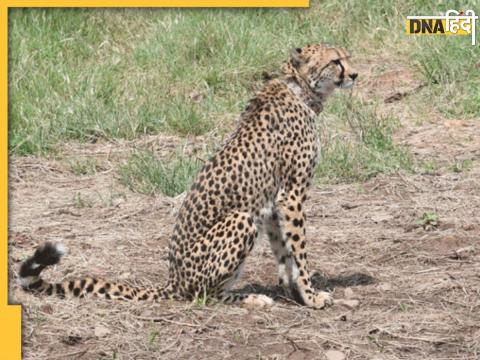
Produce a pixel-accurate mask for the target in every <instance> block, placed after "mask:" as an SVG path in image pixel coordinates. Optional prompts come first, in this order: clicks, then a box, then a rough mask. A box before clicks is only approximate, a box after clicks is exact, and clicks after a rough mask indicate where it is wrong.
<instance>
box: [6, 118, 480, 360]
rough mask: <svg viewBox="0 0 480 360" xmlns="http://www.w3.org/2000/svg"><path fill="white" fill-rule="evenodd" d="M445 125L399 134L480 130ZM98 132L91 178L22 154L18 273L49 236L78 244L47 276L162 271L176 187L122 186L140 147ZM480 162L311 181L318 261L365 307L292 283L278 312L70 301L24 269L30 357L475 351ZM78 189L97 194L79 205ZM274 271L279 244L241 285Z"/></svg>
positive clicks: (391, 355)
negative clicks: (321, 301)
mask: <svg viewBox="0 0 480 360" xmlns="http://www.w3.org/2000/svg"><path fill="white" fill-rule="evenodd" d="M447 125H448V124H445V123H443V122H441V121H440V122H438V123H432V124H426V125H424V126H422V127H417V128H416V131H415V132H413V133H412V131H410V129H409V127H408V126H406V127H405V129H404V131H403V132H402V134H399V135H398V136H399V141H403V142H405V143H407V144H409V146H410V147H411V149H412V151H413V152H414V153H420V150H421V153H422V154H421V155H423V156H425V154H426V152H428V151H429V149H430V151H431V152H432V153H435V152H436V151H435V148H433V147H431V146H430V147H429V145H428V144H429V143H428V141H426V139H425V141H423V142H421V141H418V139H419V137H421V134H422V133H424V134H428V138H432V137H434V136H435V134H436V135H438V136H435V138H436V139H437V140H438V139H443V138H448V139H450V141H449V142H447V143H444V144H443V152H442V154H443V156H444V157H446V159H444V160H445V161H446V162H448V161H449V159H448V155H449V154H453V155H452V156H455V149H457V148H458V142H457V141H456V140H460V139H462V138H463V136H464V135H466V134H467V133H468V134H470V135H471V136H474V137H475V138H477V137H478V136H480V125H479V124H478V122H471V123H466V126H464V125H462V126H459V127H451V126H450V127H449V126H447ZM450 125H451V124H450ZM434 129H436V133H435V134H433V133H432V132H435V130H434ZM446 133H447V134H448V136H443V137H442V136H439V134H446ZM150 141H151V139H150ZM173 141H175V140H173ZM160 143H161V141H160ZM166 143H167V144H168V142H166ZM426 144H427V145H426ZM436 144H437V145H438V141H437V142H436ZM469 144H471V145H470V147H469V148H468V149H469V150H468V151H469V154H470V155H471V156H473V157H476V158H478V156H479V155H480V148H479V147H478V142H471V143H469ZM130 145H132V146H133V147H134V146H135V144H132V143H130ZM97 146H98V162H99V163H104V164H105V165H106V166H105V170H104V171H103V172H99V173H97V174H96V175H95V176H84V177H81V178H78V177H76V176H75V175H73V174H72V173H71V172H70V171H68V169H67V168H66V167H65V166H64V165H63V163H61V162H58V161H54V160H51V161H45V160H42V161H39V159H38V158H14V159H13V160H12V165H11V167H12V177H11V194H12V207H11V229H10V231H11V236H10V247H11V262H12V264H11V265H12V269H13V271H11V276H12V278H13V277H14V276H15V269H17V267H18V262H19V261H20V260H21V259H22V258H23V257H24V256H25V255H26V254H29V253H31V251H32V249H33V248H34V247H35V246H36V244H38V243H40V242H42V241H44V240H47V239H48V240H63V241H64V242H65V243H66V244H67V245H68V246H69V247H70V249H71V254H70V255H69V256H68V257H66V258H65V260H64V261H63V263H62V264H61V265H60V266H58V268H56V269H54V270H53V271H49V272H47V273H46V274H45V275H46V276H48V277H49V278H50V279H55V280H60V279H63V278H70V277H75V276H79V275H85V274H93V275H95V276H99V277H105V278H110V279H117V280H122V281H127V282H130V283H138V284H143V285H152V284H157V283H161V282H163V280H164V279H165V276H166V272H167V263H166V258H165V247H166V246H167V242H168V237H169V233H170V231H171V228H172V224H173V222H174V216H173V213H174V208H175V206H176V205H177V202H178V201H176V200H175V199H170V198H166V197H162V196H158V197H155V198H152V197H147V196H141V195H138V194H134V193H130V192H128V191H126V190H125V189H124V188H123V187H121V186H120V185H119V184H118V182H117V180H116V179H115V173H114V172H113V171H111V170H109V168H111V166H110V167H109V166H108V164H109V162H112V161H116V160H115V159H117V156H118V157H120V158H121V155H119V154H122V153H124V152H125V147H127V148H128V146H126V144H122V146H118V147H115V146H112V147H111V149H110V150H111V151H108V152H107V151H105V147H104V146H105V145H101V144H100V145H97ZM92 147H93V145H92ZM116 150H118V152H116ZM468 151H467V152H468ZM91 155H92V156H93V155H94V151H93V148H92V152H91ZM440 162H441V159H440ZM479 176H480V167H479V166H478V162H474V166H473V168H472V169H471V170H470V171H468V172H463V173H452V172H447V171H441V173H439V174H434V175H431V174H423V175H422V174H419V175H413V176H407V175H405V174H395V175H391V176H386V175H383V176H378V177H376V178H375V179H372V180H370V181H368V182H366V183H364V184H357V185H355V184H353V185H330V186H322V187H317V188H314V189H313V190H312V192H311V199H310V200H309V202H308V206H307V208H306V209H307V216H308V228H307V233H308V238H309V239H310V241H309V248H310V254H311V255H310V261H311V263H312V267H313V268H314V269H317V270H319V271H322V273H321V274H318V275H317V276H316V278H315V279H316V281H317V286H320V287H326V288H328V289H329V290H332V291H334V297H335V298H344V297H350V298H353V299H359V300H360V306H359V307H358V308H356V309H349V308H347V307H344V306H342V305H334V306H333V307H332V308H329V309H327V310H325V311H314V310H311V309H307V308H304V307H300V306H297V305H295V304H292V303H291V302H288V301H286V300H285V299H283V298H282V297H281V296H280V297H279V299H278V302H277V303H276V305H275V306H274V307H273V308H272V309H267V310H247V309H243V308H239V307H235V306H223V305H208V306H199V305H195V304H187V303H180V302H165V303H157V304H144V303H123V302H119V303H113V302H104V301H98V300H95V299H85V300H76V299H72V300H65V301H62V300H57V299H54V298H41V299H40V298H36V297H33V296H31V295H29V294H25V293H23V292H22V291H21V290H20V289H19V288H18V287H16V286H15V285H13V284H14V281H13V280H12V282H11V283H12V289H11V294H12V298H13V299H15V300H16V301H18V302H21V303H23V304H24V331H23V341H24V358H25V359H57V358H58V359H99V358H105V359H152V358H158V359H188V358H192V357H195V358H212V359H217V358H218V359H220V358H232V357H235V358H239V359H247V358H270V359H273V358H278V359H322V358H323V357H324V353H325V351H326V350H327V349H338V350H340V351H342V352H344V353H345V354H346V355H347V358H348V359H372V358H374V357H376V358H378V359H405V358H411V359H422V358H428V359H477V358H478V356H479V355H480V331H479V330H478V323H479V322H480V315H479V314H480V285H479V284H480V278H479V275H478V274H479V273H480V265H479V264H480V263H479V260H480V248H479V243H478V239H479V234H480V221H479V220H480V219H479V214H480V193H479V188H478V178H479ZM76 192H79V193H81V194H82V197H83V198H85V199H88V200H89V201H90V206H88V207H75V204H74V202H73V194H74V193H76ZM115 194H117V195H118V194H122V195H121V196H115ZM427 211H433V212H436V213H437V214H438V215H439V219H440V224H439V226H438V227H437V228H434V229H432V230H430V231H427V230H425V229H424V228H422V227H421V226H419V225H418V224H417V220H418V219H419V218H420V217H421V216H422V214H423V213H424V212H427ZM145 254H148V256H145ZM152 271H154V272H152ZM274 274H275V264H274V261H273V258H272V256H271V255H270V251H269V249H268V246H267V245H266V244H265V243H262V244H260V245H259V246H258V247H257V249H256V251H255V252H254V255H253V256H251V257H250V258H249V259H248V264H247V266H246V271H245V274H244V277H243V280H242V283H241V284H239V286H240V287H241V288H242V287H245V286H249V287H250V288H252V287H253V289H254V290H257V291H266V292H267V293H271V294H276V295H281V294H280V293H279V292H278V291H277V289H276V288H275V287H274V286H273V284H275V283H276V279H275V275H274ZM254 284H262V285H264V286H266V287H265V288H262V287H261V286H258V285H254ZM347 289H349V290H347Z"/></svg>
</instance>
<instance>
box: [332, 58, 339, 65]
mask: <svg viewBox="0 0 480 360" xmlns="http://www.w3.org/2000/svg"><path fill="white" fill-rule="evenodd" d="M332 62H333V63H334V64H337V65H340V64H341V61H340V59H336V60H332Z"/></svg>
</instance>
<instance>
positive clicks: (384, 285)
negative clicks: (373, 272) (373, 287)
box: [378, 283, 392, 291]
mask: <svg viewBox="0 0 480 360" xmlns="http://www.w3.org/2000/svg"><path fill="white" fill-rule="evenodd" d="M378 288H379V289H380V290H381V291H390V290H392V284H390V283H382V284H380V285H378Z"/></svg>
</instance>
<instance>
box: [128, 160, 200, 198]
mask: <svg viewBox="0 0 480 360" xmlns="http://www.w3.org/2000/svg"><path fill="white" fill-rule="evenodd" d="M201 165H202V163H201V161H198V160H194V159H192V158H187V157H184V156H181V155H177V156H175V157H172V158H171V159H169V160H164V159H158V158H156V157H155V155H154V154H153V153H152V152H151V151H139V152H136V153H134V154H133V155H132V156H131V157H130V159H129V160H128V161H127V163H126V164H124V165H122V166H120V168H119V170H118V172H119V175H120V182H121V183H122V184H123V185H125V186H127V187H128V188H129V189H130V190H132V191H135V192H138V193H142V194H147V195H153V194H156V193H162V194H164V195H167V196H176V195H179V194H181V193H183V192H184V191H186V190H188V188H189V187H190V185H191V183H192V181H193V180H194V178H195V175H196V174H197V172H198V171H199V170H200V167H201Z"/></svg>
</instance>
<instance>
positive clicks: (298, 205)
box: [20, 44, 357, 308]
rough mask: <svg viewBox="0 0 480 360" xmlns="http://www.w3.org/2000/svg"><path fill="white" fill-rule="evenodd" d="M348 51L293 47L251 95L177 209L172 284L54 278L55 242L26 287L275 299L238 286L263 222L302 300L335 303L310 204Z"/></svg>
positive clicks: (27, 274) (71, 292) (31, 268)
mask: <svg viewBox="0 0 480 360" xmlns="http://www.w3.org/2000/svg"><path fill="white" fill-rule="evenodd" d="M349 57H350V55H349V53H348V52H347V51H346V50H344V49H342V48H340V47H335V46H331V45H326V44H317V45H309V46H306V47H304V48H297V49H294V50H292V53H291V57H290V60H289V61H288V62H287V63H286V64H285V66H284V67H283V76H282V77H281V78H279V79H275V80H271V81H269V82H268V83H267V84H266V85H265V87H264V88H263V89H262V90H261V91H260V92H259V93H257V94H256V96H255V97H254V98H253V99H251V100H250V102H249V104H248V106H247V108H246V110H245V111H244V112H243V113H242V114H241V117H240V122H239V126H238V128H237V129H236V131H235V132H234V133H233V134H232V136H231V137H230V138H229V139H228V141H227V142H226V143H225V144H224V146H223V147H222V149H221V150H219V151H218V152H217V153H216V154H215V155H214V156H213V157H212V159H211V160H210V161H209V162H208V163H207V164H205V166H204V167H203V169H202V170H201V171H200V172H199V174H198V176H197V178H196V181H195V182H194V183H193V185H192V187H191V189H190V191H189V192H188V194H187V196H186V198H185V200H184V202H183V204H182V206H181V208H180V210H179V213H178V216H177V219H176V224H175V227H174V229H173V234H172V237H171V240H170V247H169V252H168V260H169V265H170V266H169V274H168V280H167V282H166V284H165V286H162V287H158V288H137V287H130V286H127V285H122V284H116V283H111V282H106V281H103V280H99V279H94V278H89V277H87V278H84V279H77V280H71V281H66V282H63V283H59V284H50V283H48V282H45V281H44V280H42V279H41V278H40V272H41V271H42V270H43V269H44V268H45V267H47V266H49V265H53V264H55V263H57V262H58V261H59V260H60V257H61V255H62V251H61V249H60V248H59V246H57V245H54V244H50V243H47V244H44V245H43V246H41V247H40V248H39V249H37V251H36V252H35V254H34V255H33V256H32V257H31V258H29V259H27V260H26V261H25V262H24V263H23V264H22V267H21V269H20V278H21V280H22V284H23V287H24V289H25V290H28V291H33V292H36V293H42V294H46V295H57V296H61V297H64V296H78V297H82V296H85V295H87V294H93V295H96V296H100V297H104V298H107V299H126V300H130V299H135V300H156V299H187V300H191V299H193V298H195V297H197V296H202V295H204V294H205V293H207V294H208V295H210V296H213V297H216V298H218V299H219V300H222V301H225V302H244V303H252V304H259V303H260V304H270V303H271V299H269V298H268V297H265V296H259V295H253V294H243V295H239V294H234V293H232V292H230V288H231V286H232V285H233V283H234V282H235V280H236V279H237V278H238V276H239V274H240V272H241V269H242V266H243V263H244V261H245V258H246V257H247V256H248V255H249V253H250V252H251V251H252V248H253V246H254V243H255V239H256V238H257V237H258V236H259V232H260V231H262V232H266V234H267V236H268V238H269V241H270V244H271V247H272V250H273V253H274V255H275V258H276V260H277V262H278V270H279V281H280V283H281V284H282V285H283V286H285V288H286V289H287V290H289V291H290V292H291V294H292V296H293V297H294V298H295V299H296V300H297V301H298V302H300V303H301V304H305V305H307V306H310V307H314V308H323V307H324V306H325V305H327V304H329V303H330V302H331V298H330V295H329V294H328V293H325V292H317V291H315V290H314V289H313V287H312V282H311V278H310V270H309V268H308V263H307V246H306V240H305V222H306V219H305V213H304V209H303V204H304V202H305V199H306V197H307V190H308V188H309V186H310V184H311V181H312V178H313V176H314V170H315V166H316V164H317V160H318V155H317V154H318V150H319V139H318V135H317V132H316V126H315V118H316V115H317V114H318V113H319V112H320V111H321V110H322V105H323V103H324V101H325V100H326V99H327V97H328V96H329V95H330V94H331V93H332V91H333V90H334V89H335V88H348V87H351V86H352V85H353V84H354V82H355V79H356V77H357V73H356V72H355V71H354V70H353V69H352V68H351V67H350V65H349V63H348V58H349Z"/></svg>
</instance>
